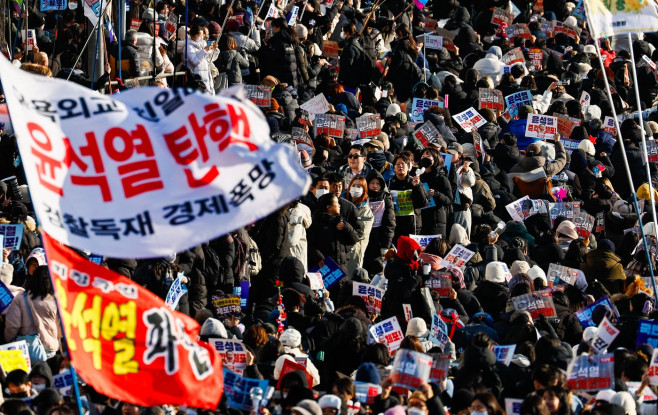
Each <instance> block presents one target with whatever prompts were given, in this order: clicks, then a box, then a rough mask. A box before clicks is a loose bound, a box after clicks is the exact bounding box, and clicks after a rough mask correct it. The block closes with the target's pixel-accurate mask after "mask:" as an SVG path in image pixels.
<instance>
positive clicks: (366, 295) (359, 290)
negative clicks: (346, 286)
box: [352, 282, 384, 315]
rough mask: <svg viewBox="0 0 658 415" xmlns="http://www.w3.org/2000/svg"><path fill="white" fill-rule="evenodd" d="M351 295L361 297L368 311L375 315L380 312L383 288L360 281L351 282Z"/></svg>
mask: <svg viewBox="0 0 658 415" xmlns="http://www.w3.org/2000/svg"><path fill="white" fill-rule="evenodd" d="M352 295H353V296H355V297H361V298H363V301H365V303H366V310H367V311H368V313H370V314H377V315H379V314H381V312H382V299H383V298H384V290H382V289H381V288H379V287H375V286H374V285H370V284H364V283H362V282H353V283H352Z"/></svg>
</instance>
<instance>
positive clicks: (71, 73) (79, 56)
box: [66, 2, 112, 81]
mask: <svg viewBox="0 0 658 415" xmlns="http://www.w3.org/2000/svg"><path fill="white" fill-rule="evenodd" d="M110 4H112V2H108V3H107V5H106V6H105V9H107V8H108V7H109V5H110ZM103 14H105V10H103V13H102V14H101V15H103ZM100 22H101V19H98V21H97V22H96V25H98V24H100ZM95 29H96V26H94V30H95ZM94 30H92V31H91V33H90V34H89V36H88V37H87V41H86V42H85V44H84V46H82V49H80V54H79V55H78V58H77V59H76V60H75V63H74V64H73V68H75V67H76V65H77V64H78V61H80V58H81V57H82V54H83V53H84V51H85V49H86V48H87V44H88V43H89V40H91V36H92V35H93V34H94ZM71 75H73V70H71V72H69V76H67V77H66V80H67V81H68V80H69V79H70V78H71Z"/></svg>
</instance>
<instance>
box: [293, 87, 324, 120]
mask: <svg viewBox="0 0 658 415" xmlns="http://www.w3.org/2000/svg"><path fill="white" fill-rule="evenodd" d="M300 108H301V109H303V110H306V111H308V117H309V119H310V120H311V121H313V120H314V119H315V116H316V115H317V114H324V113H326V112H327V111H329V102H328V101H327V98H325V97H324V94H322V93H320V94H319V95H316V96H314V97H313V98H312V99H309V100H308V101H306V102H305V103H303V104H302V105H300Z"/></svg>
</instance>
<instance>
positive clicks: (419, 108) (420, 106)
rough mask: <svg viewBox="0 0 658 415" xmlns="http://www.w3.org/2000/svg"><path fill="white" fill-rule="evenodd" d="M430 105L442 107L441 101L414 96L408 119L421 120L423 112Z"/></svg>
mask: <svg viewBox="0 0 658 415" xmlns="http://www.w3.org/2000/svg"><path fill="white" fill-rule="evenodd" d="M431 107H439V108H443V102H441V101H435V100H431V99H424V98H414V99H413V101H411V111H410V112H409V119H410V120H411V121H413V122H423V114H424V113H425V111H427V110H428V109H429V108H431Z"/></svg>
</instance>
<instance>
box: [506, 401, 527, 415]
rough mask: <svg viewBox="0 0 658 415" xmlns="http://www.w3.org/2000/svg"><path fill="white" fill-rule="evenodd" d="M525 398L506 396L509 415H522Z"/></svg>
mask: <svg viewBox="0 0 658 415" xmlns="http://www.w3.org/2000/svg"><path fill="white" fill-rule="evenodd" d="M522 404H523V399H515V398H505V413H506V414H507V415H521V405H522Z"/></svg>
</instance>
